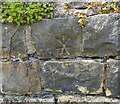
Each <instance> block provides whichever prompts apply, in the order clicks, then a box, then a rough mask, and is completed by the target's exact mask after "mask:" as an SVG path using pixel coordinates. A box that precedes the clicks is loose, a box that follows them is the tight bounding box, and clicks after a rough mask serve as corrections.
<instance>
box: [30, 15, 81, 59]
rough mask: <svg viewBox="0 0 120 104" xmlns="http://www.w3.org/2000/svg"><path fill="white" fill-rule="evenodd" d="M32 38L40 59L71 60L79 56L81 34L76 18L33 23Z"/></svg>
mask: <svg viewBox="0 0 120 104" xmlns="http://www.w3.org/2000/svg"><path fill="white" fill-rule="evenodd" d="M32 37H33V41H34V43H35V44H34V46H35V47H36V54H37V56H38V57H40V58H66V57H69V58H72V57H77V56H79V55H80V52H81V47H82V44H81V43H82V34H81V30H80V27H79V25H78V19H77V18H74V17H67V18H54V19H52V20H48V19H44V20H43V21H41V22H38V23H34V24H33V25H32Z"/></svg>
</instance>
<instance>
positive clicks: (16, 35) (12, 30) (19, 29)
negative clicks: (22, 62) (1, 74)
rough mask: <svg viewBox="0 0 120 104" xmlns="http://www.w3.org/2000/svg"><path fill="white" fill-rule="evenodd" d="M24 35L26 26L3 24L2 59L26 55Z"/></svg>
mask: <svg viewBox="0 0 120 104" xmlns="http://www.w3.org/2000/svg"><path fill="white" fill-rule="evenodd" d="M24 34H25V33H24V26H17V25H16V24H12V23H6V24H2V55H1V57H2V58H9V57H10V56H18V55H19V54H25V53H26V51H27V50H26V46H25V45H24V41H23V40H24V37H25V35H24Z"/></svg>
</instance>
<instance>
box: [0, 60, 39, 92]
mask: <svg viewBox="0 0 120 104" xmlns="http://www.w3.org/2000/svg"><path fill="white" fill-rule="evenodd" d="M0 64H2V93H5V94H39V93H40V90H41V85H40V79H39V78H38V73H37V71H38V68H39V67H38V62H37V61H24V62H12V61H8V62H0Z"/></svg>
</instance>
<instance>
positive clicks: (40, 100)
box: [3, 95, 54, 104]
mask: <svg viewBox="0 0 120 104" xmlns="http://www.w3.org/2000/svg"><path fill="white" fill-rule="evenodd" d="M3 99H4V101H3V103H4V104H9V103H10V102H13V104H14V103H15V104H16V103H17V104H18V103H19V104H44V103H45V104H46V103H50V104H54V97H52V96H51V97H49V96H48V97H47V98H44V97H39V96H36V97H28V96H7V95H6V96H4V97H3ZM8 102H9V103H8Z"/></svg>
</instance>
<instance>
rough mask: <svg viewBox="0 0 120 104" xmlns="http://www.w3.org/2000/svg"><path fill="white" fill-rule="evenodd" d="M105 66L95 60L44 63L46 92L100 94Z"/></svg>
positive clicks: (43, 71)
mask: <svg viewBox="0 0 120 104" xmlns="http://www.w3.org/2000/svg"><path fill="white" fill-rule="evenodd" d="M103 69H104V65H103V64H101V63H100V62H95V61H94V60H69V61H68V60H66V61H47V62H45V63H44V68H43V70H42V72H41V73H43V79H42V80H43V83H44V90H45V91H52V92H72V93H81V94H100V93H102V86H103V83H102V81H103V79H102V77H103Z"/></svg>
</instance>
